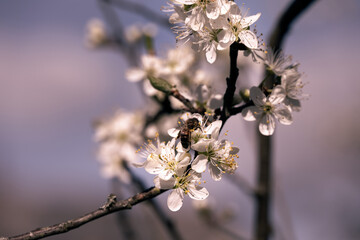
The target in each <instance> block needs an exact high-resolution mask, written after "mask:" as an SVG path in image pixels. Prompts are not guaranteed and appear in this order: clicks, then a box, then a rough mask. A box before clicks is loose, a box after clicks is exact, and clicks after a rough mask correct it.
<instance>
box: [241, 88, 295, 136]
mask: <svg viewBox="0 0 360 240" xmlns="http://www.w3.org/2000/svg"><path fill="white" fill-rule="evenodd" d="M285 97H286V93H285V90H284V88H283V87H281V86H276V87H275V88H274V89H273V90H272V92H271V94H270V95H269V96H268V97H266V96H265V94H264V93H263V92H262V91H261V90H260V89H259V88H257V87H252V88H251V89H250V98H251V99H252V101H253V102H254V104H255V106H250V107H247V108H245V109H244V110H243V111H242V115H243V117H244V119H245V120H246V121H254V120H258V121H259V131H260V132H261V134H263V135H265V136H270V135H272V134H273V133H274V130H275V119H278V120H279V122H280V123H282V124H285V125H290V124H291V123H292V122H293V119H292V115H291V111H290V110H289V109H288V108H287V107H286V106H285V105H284V104H283V101H284V99H285Z"/></svg>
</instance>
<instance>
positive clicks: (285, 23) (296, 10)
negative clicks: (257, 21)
mask: <svg viewBox="0 0 360 240" xmlns="http://www.w3.org/2000/svg"><path fill="white" fill-rule="evenodd" d="M315 1H316V0H294V1H293V2H292V3H291V4H290V5H289V6H288V8H287V9H286V10H285V11H284V13H283V14H282V15H281V17H280V18H279V20H278V22H277V23H276V25H275V27H274V29H273V30H272V31H271V32H272V33H271V35H270V39H269V45H270V47H272V48H274V50H275V51H276V50H278V49H281V47H282V44H283V41H284V39H285V37H286V34H287V33H288V32H289V31H290V29H291V26H292V24H293V23H294V21H295V20H296V19H297V18H298V17H299V16H300V15H301V13H303V12H304V11H305V10H306V9H307V8H308V7H309V6H310V5H311V4H312V3H314V2H315Z"/></svg>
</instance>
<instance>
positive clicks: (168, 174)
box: [159, 169, 173, 180]
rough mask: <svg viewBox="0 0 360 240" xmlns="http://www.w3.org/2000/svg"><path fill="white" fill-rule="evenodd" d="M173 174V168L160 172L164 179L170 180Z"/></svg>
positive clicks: (160, 176)
mask: <svg viewBox="0 0 360 240" xmlns="http://www.w3.org/2000/svg"><path fill="white" fill-rule="evenodd" d="M172 176H173V171H171V169H167V170H164V171H161V172H160V173H159V178H161V179H163V180H169V179H170V178H171V177H172Z"/></svg>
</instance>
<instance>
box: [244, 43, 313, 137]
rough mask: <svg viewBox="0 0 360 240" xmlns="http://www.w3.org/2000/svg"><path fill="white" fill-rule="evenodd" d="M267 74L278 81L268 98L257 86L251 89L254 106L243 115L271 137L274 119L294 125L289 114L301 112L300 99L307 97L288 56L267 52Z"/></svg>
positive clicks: (248, 108) (299, 74) (296, 69)
mask: <svg viewBox="0 0 360 240" xmlns="http://www.w3.org/2000/svg"><path fill="white" fill-rule="evenodd" d="M262 60H263V62H264V64H265V66H266V67H267V71H268V73H269V74H270V75H273V76H275V78H276V79H277V80H278V81H279V82H278V85H276V86H275V87H274V88H273V89H271V90H269V91H267V92H270V94H268V95H267V96H266V95H265V94H264V92H263V91H262V90H261V89H260V88H258V87H252V88H251V89H250V99H251V100H252V101H253V103H254V106H250V107H247V108H245V109H244V110H243V111H242V115H243V117H244V119H245V120H247V121H254V120H258V121H259V131H260V132H261V134H263V135H265V136H270V135H272V134H273V133H274V131H275V122H276V121H275V120H276V119H277V120H278V121H279V122H280V123H281V124H284V125H290V124H291V123H292V122H293V118H292V112H293V111H300V108H301V104H300V100H302V99H304V97H305V96H306V95H305V94H303V92H302V88H303V86H304V84H303V82H302V80H301V76H302V74H301V73H299V71H298V65H299V64H293V63H292V62H291V57H288V56H285V55H284V54H282V53H281V52H279V53H276V54H275V53H273V52H272V51H271V50H269V51H268V52H267V53H266V57H265V58H264V59H262Z"/></svg>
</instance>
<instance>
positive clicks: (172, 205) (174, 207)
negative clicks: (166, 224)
mask: <svg viewBox="0 0 360 240" xmlns="http://www.w3.org/2000/svg"><path fill="white" fill-rule="evenodd" d="M183 200H184V192H183V191H182V190H181V189H180V188H177V189H175V190H173V191H172V192H171V193H170V194H169V196H168V199H167V205H168V207H169V209H170V210H171V211H173V212H176V211H178V210H179V209H180V208H181V207H182V205H183Z"/></svg>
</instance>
